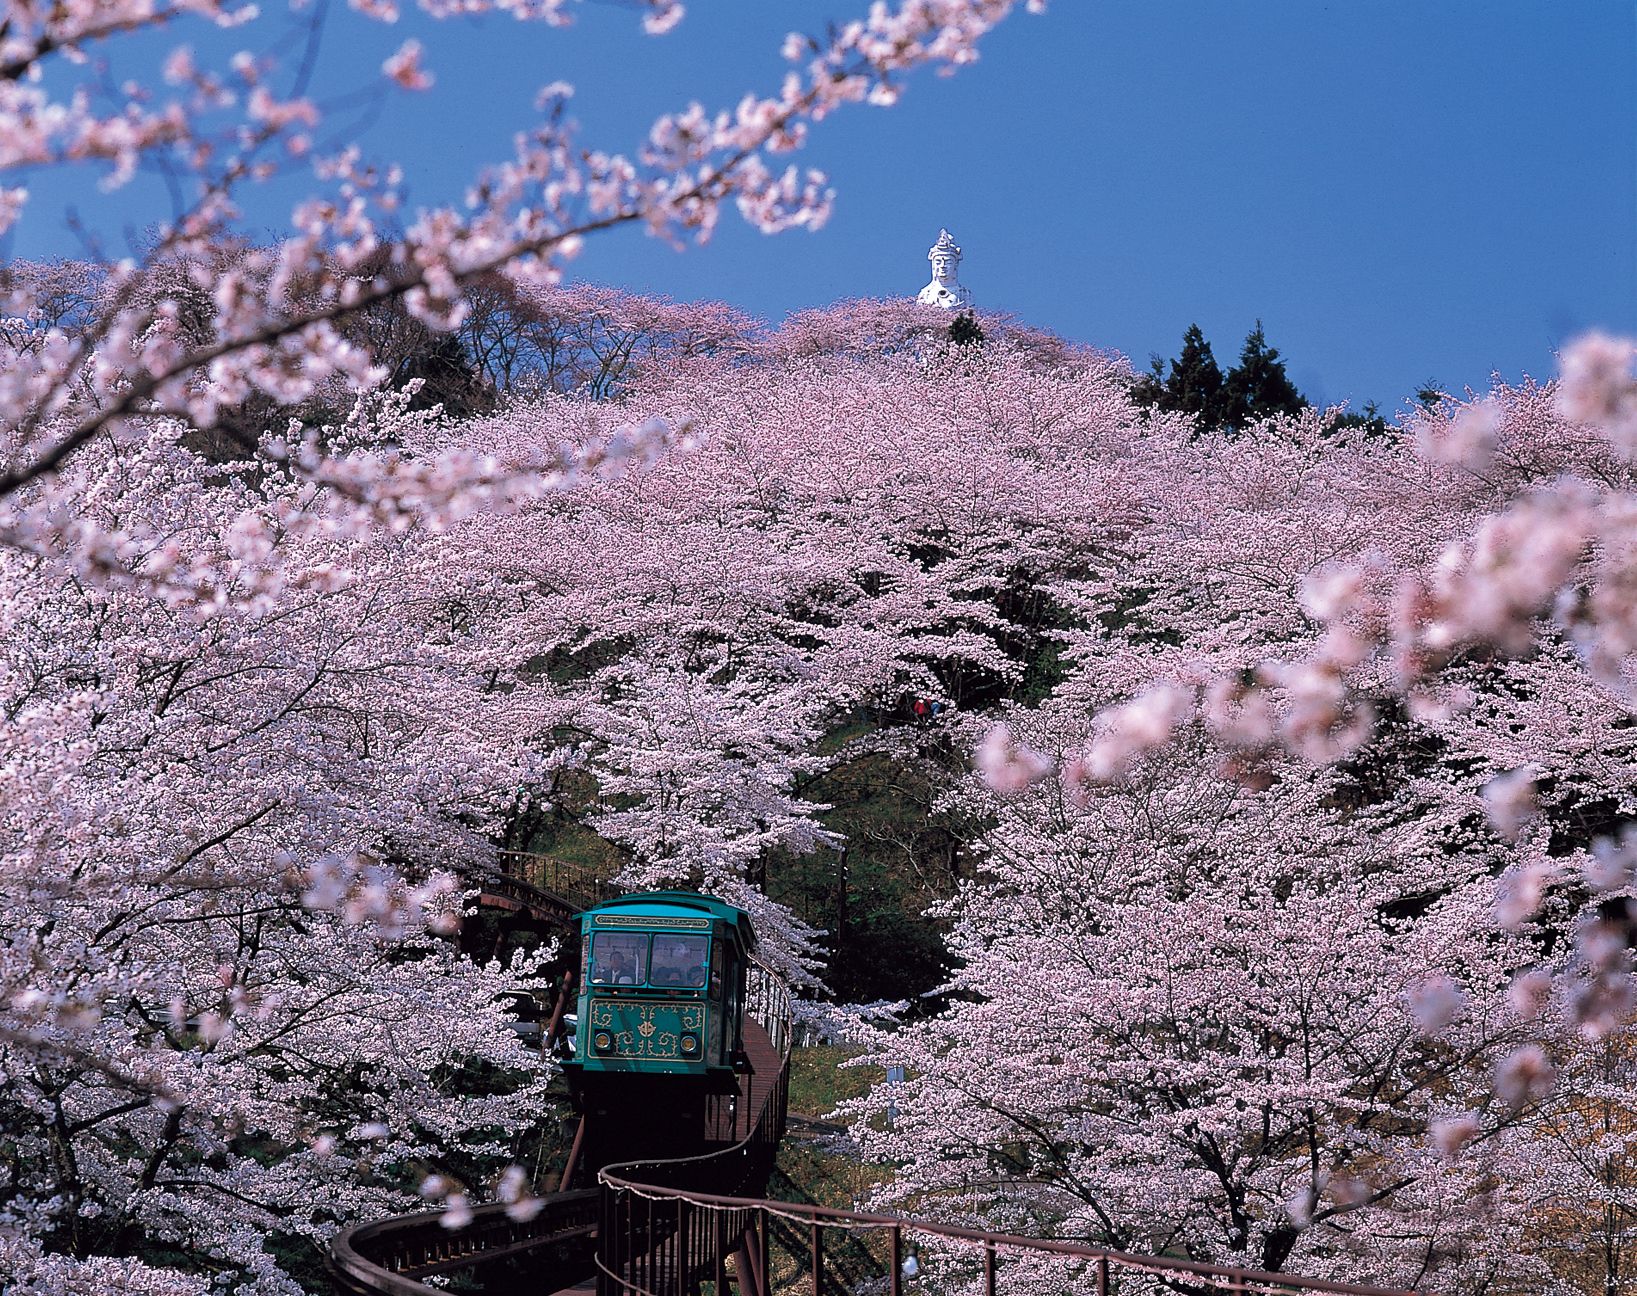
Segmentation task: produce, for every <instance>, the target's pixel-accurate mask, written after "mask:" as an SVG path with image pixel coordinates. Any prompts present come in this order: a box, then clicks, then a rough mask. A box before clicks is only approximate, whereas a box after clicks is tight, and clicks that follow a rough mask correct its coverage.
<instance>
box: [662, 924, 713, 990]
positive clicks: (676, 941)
mask: <svg viewBox="0 0 1637 1296" xmlns="http://www.w3.org/2000/svg"><path fill="white" fill-rule="evenodd" d="M707 949H708V942H707V941H706V939H705V938H704V937H703V936H670V935H658V936H655V937H654V966H653V973H652V975H651V977H650V978H649V979H650V981H651V982H652V984H654V985H656V986H702V985H704V984H705V956H706V951H707Z"/></svg>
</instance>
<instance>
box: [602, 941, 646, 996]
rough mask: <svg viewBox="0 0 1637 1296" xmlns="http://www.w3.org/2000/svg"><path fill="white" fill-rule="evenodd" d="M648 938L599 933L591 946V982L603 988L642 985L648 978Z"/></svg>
mask: <svg viewBox="0 0 1637 1296" xmlns="http://www.w3.org/2000/svg"><path fill="white" fill-rule="evenodd" d="M647 964H648V937H647V935H646V934H641V933H637V932H598V933H597V934H596V936H595V937H593V938H592V943H591V979H592V981H593V982H596V983H597V984H599V985H641V984H642V982H643V981H645V980H646V979H647V976H648V967H647Z"/></svg>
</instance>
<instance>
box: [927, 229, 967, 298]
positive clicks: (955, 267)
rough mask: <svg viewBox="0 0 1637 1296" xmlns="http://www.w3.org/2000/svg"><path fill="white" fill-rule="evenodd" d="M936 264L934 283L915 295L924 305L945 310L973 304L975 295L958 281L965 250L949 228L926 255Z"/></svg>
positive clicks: (941, 231)
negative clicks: (958, 243) (962, 250)
mask: <svg viewBox="0 0 1637 1296" xmlns="http://www.w3.org/2000/svg"><path fill="white" fill-rule="evenodd" d="M926 259H927V260H928V261H930V262H932V282H931V283H929V284H928V285H927V286H926V287H925V288H923V289H921V291H920V292H919V293H917V294H916V295H915V300H916V301H918V302H920V303H921V305H923V306H937V307H940V308H941V309H943V310H962V309H964V308H966V307H968V306H970V305H971V304H972V294H971V293H970V292H969V291H967V289H965V288H963V287H962V286H961V284H960V282H959V281H958V280H957V278H956V275H957V273H958V272H959V269H960V264H961V249H960V247H959V246H958V245H957V244H956V242H955V240H954V239H953V238H952V237H951V236H950V233H949V231H948V230H946V229H941V230H939V231H938V241H937V242H936V243H934V244H933V245H932V250H931V251H930V252H928V253H927V254H926Z"/></svg>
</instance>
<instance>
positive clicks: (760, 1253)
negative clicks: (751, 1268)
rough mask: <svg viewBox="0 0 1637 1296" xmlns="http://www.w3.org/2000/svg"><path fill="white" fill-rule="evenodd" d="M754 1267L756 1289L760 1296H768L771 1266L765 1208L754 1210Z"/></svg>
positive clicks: (770, 1289) (759, 1207)
mask: <svg viewBox="0 0 1637 1296" xmlns="http://www.w3.org/2000/svg"><path fill="white" fill-rule="evenodd" d="M756 1267H757V1269H759V1270H760V1272H759V1273H758V1274H757V1275H756V1289H757V1291H758V1292H759V1293H760V1296H770V1293H771V1292H772V1288H770V1287H769V1286H768V1285H767V1274H768V1270H769V1269H770V1268H771V1267H772V1266H771V1265H770V1264H769V1263H768V1254H767V1207H765V1206H758V1207H757V1208H756Z"/></svg>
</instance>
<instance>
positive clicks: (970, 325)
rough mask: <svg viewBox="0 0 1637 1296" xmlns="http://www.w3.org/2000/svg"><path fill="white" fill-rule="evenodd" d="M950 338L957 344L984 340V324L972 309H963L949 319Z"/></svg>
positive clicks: (963, 344) (965, 344)
mask: <svg viewBox="0 0 1637 1296" xmlns="http://www.w3.org/2000/svg"><path fill="white" fill-rule="evenodd" d="M949 340H950V341H951V342H953V343H954V344H955V345H956V346H967V345H969V344H971V343H973V342H982V341H983V326H982V325H981V324H979V323H978V317H977V316H976V315H974V314H973V313H972V312H971V311H962V312H961V313H960V314H959V315H957V316H955V318H954V319H952V320H950V321H949Z"/></svg>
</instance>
